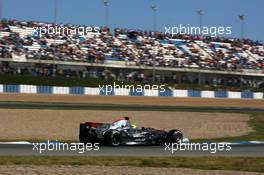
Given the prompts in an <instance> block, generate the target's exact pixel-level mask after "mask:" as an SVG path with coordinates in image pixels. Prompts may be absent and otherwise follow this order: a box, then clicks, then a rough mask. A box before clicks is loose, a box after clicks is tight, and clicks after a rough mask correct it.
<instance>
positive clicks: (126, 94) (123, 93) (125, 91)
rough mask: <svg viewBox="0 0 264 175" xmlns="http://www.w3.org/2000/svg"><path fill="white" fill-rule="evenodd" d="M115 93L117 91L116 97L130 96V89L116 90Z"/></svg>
mask: <svg viewBox="0 0 264 175" xmlns="http://www.w3.org/2000/svg"><path fill="white" fill-rule="evenodd" d="M114 91H115V95H125V96H128V95H129V89H126V88H116V89H115V90H114Z"/></svg>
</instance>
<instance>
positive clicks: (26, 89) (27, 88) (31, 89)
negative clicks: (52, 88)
mask: <svg viewBox="0 0 264 175" xmlns="http://www.w3.org/2000/svg"><path fill="white" fill-rule="evenodd" d="M20 92H21V93H25V94H36V93H37V86H33V85H20Z"/></svg>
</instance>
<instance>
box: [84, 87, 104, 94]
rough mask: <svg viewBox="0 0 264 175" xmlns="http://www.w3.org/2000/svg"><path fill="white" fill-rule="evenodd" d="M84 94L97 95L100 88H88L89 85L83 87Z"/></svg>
mask: <svg viewBox="0 0 264 175" xmlns="http://www.w3.org/2000/svg"><path fill="white" fill-rule="evenodd" d="M84 94H85V95H99V94H100V90H99V88H89V87H86V88H85V89H84Z"/></svg>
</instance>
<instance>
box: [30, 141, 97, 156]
mask: <svg viewBox="0 0 264 175" xmlns="http://www.w3.org/2000/svg"><path fill="white" fill-rule="evenodd" d="M32 146H33V148H32V150H33V151H37V152H39V153H40V154H42V153H44V152H47V151H73V152H77V153H79V154H83V153H85V152H87V151H98V150H99V149H100V147H99V143H86V144H84V143H62V142H57V141H56V142H51V141H49V140H48V141H47V142H43V143H32Z"/></svg>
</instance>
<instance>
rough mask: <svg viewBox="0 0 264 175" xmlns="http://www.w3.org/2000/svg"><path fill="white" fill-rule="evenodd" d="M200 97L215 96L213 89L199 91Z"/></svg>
mask: <svg viewBox="0 0 264 175" xmlns="http://www.w3.org/2000/svg"><path fill="white" fill-rule="evenodd" d="M201 97H202V98H215V95H214V91H201Z"/></svg>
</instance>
